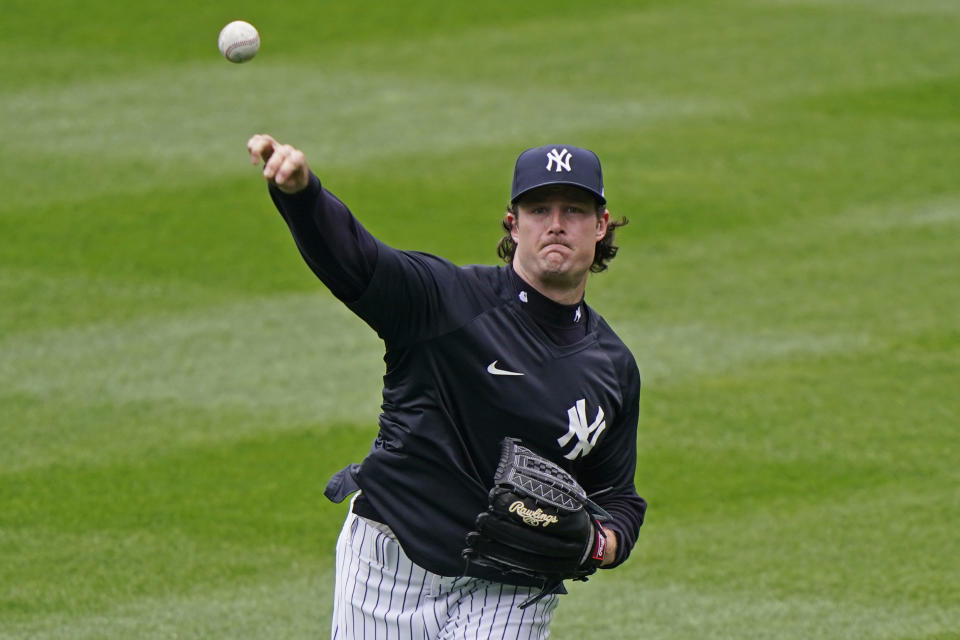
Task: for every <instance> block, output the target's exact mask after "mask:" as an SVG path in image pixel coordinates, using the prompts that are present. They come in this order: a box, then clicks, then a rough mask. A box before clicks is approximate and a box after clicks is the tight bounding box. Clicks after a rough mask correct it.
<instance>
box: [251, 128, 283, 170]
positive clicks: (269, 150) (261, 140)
mask: <svg viewBox="0 0 960 640" xmlns="http://www.w3.org/2000/svg"><path fill="white" fill-rule="evenodd" d="M276 147H277V141H276V140H274V139H273V138H272V137H271V136H268V135H267V134H265V133H258V134H256V135H255V136H253V137H251V138H250V139H249V140H247V151H248V152H249V153H250V163H251V164H259V163H260V161H261V160H263V161H264V162H267V161H269V160H270V157H271V156H272V155H273V153H274V149H276Z"/></svg>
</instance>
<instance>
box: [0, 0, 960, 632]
mask: <svg viewBox="0 0 960 640" xmlns="http://www.w3.org/2000/svg"><path fill="white" fill-rule="evenodd" d="M128 4H129V6H126V5H120V4H118V3H114V2H107V1H106V0H85V1H84V2H79V1H77V0H70V1H66V0H61V1H59V2H52V1H50V0H34V1H32V2H25V1H23V0H6V1H5V2H4V3H3V9H2V16H3V17H2V22H3V24H4V30H3V31H4V38H3V40H2V41H0V140H2V155H3V160H2V162H0V191H2V198H0V637H2V638H31V639H52V638H69V639H80V638H82V639H90V638H284V639H286V638H316V637H324V635H325V634H326V633H327V632H328V625H329V619H330V607H331V596H332V588H333V585H332V566H333V551H332V548H333V544H334V540H335V536H336V534H337V532H338V530H339V527H340V524H341V522H342V518H343V515H344V509H345V507H344V505H332V504H330V503H329V502H327V501H326V500H325V499H324V498H323V495H322V489H323V486H324V484H325V482H326V479H327V477H328V476H329V475H330V473H332V472H333V471H334V470H336V469H338V468H339V467H341V466H342V465H343V464H345V463H347V462H350V461H355V460H359V459H360V458H361V456H362V455H363V454H364V452H365V451H366V450H367V448H368V446H369V443H370V441H371V439H372V438H373V437H374V435H375V424H376V416H377V412H378V407H379V382H380V376H381V375H382V361H381V359H380V358H381V355H382V351H381V345H380V343H379V342H378V341H377V339H376V337H375V336H374V335H373V334H372V332H370V331H369V329H368V328H367V327H366V325H364V324H363V323H362V322H361V321H359V320H357V319H356V318H354V317H353V316H352V315H351V314H350V313H349V312H348V311H346V310H345V309H344V308H342V307H341V306H340V305H339V304H338V303H336V301H335V300H334V299H333V298H332V296H330V294H329V293H327V292H326V291H325V290H324V289H323V288H322V287H321V286H320V284H319V283H318V282H317V281H316V280H315V279H314V278H313V276H312V274H310V272H309V271H308V270H307V268H306V267H305V266H304V265H303V264H302V262H301V260H300V257H299V255H298V254H297V252H296V249H295V247H294V245H293V243H292V241H291V239H290V237H289V234H288V232H287V230H286V227H285V226H284V224H283V222H282V220H281V219H280V217H279V216H278V215H277V214H276V213H275V211H274V210H273V208H272V205H271V203H270V201H269V198H268V197H267V194H266V190H265V188H264V186H263V184H262V180H261V179H260V177H259V174H258V172H257V170H256V169H254V168H252V167H251V166H250V165H249V163H248V160H247V158H246V152H245V149H244V143H245V141H246V139H247V137H248V136H249V135H251V134H253V133H256V132H260V131H266V132H270V133H273V134H274V135H275V136H277V137H278V138H281V139H283V140H285V141H289V142H292V143H295V144H297V145H298V146H300V147H301V148H303V149H304V150H305V151H306V152H307V155H308V157H309V158H310V160H311V164H312V166H313V167H314V168H315V170H316V171H317V172H318V174H320V175H321V177H322V178H323V179H324V181H325V183H326V185H327V186H328V187H329V188H330V189H332V190H333V191H334V192H336V193H337V194H338V195H340V196H341V197H342V198H343V199H344V200H345V201H346V202H347V203H349V204H350V205H351V207H352V208H353V210H354V212H355V213H356V214H357V215H358V217H360V219H361V220H362V221H363V222H364V223H365V224H366V226H367V227H368V228H370V229H371V230H372V231H373V232H374V233H375V234H377V235H378V236H379V237H381V238H382V239H383V240H385V241H387V242H389V243H391V244H393V245H395V246H398V247H402V248H410V249H422V250H427V251H431V252H435V253H439V254H442V255H444V256H447V257H449V258H451V259H453V260H455V261H457V262H459V263H475V262H480V263H488V264H492V263H494V262H495V261H496V256H495V254H494V247H495V244H496V241H497V239H498V237H499V227H498V222H499V219H500V216H501V213H502V211H503V206H504V204H505V203H506V199H507V197H508V189H509V181H510V176H511V171H512V166H513V161H514V159H515V157H516V155H517V153H518V152H519V151H521V150H522V149H524V148H526V147H530V146H536V145H540V144H546V143H551V142H557V141H560V142H568V143H570V144H576V145H580V146H586V147H589V148H592V149H594V150H596V151H597V152H598V153H599V154H600V157H601V158H602V160H603V162H604V167H605V173H606V181H607V194H608V198H609V200H610V207H611V211H612V212H613V213H614V214H615V215H627V216H628V217H629V218H630V219H631V224H630V226H628V227H626V228H625V229H623V230H622V231H621V232H620V236H619V238H620V244H621V247H622V250H621V252H620V255H619V256H618V257H617V259H616V260H615V261H614V262H613V264H612V266H611V269H610V271H609V272H608V273H605V274H601V275H598V276H594V277H593V279H592V281H591V284H590V285H589V287H588V296H587V297H588V301H589V302H590V303H591V304H592V305H593V306H595V307H596V308H597V309H598V310H600V311H601V313H603V314H604V316H605V317H606V318H607V320H608V321H609V322H610V324H611V325H612V326H613V327H614V328H615V329H616V330H617V331H618V332H619V333H620V335H621V336H622V337H623V338H624V340H625V341H626V342H627V344H628V345H629V346H630V347H631V349H632V350H633V351H634V353H635V355H636V357H637V360H638V362H639V364H640V369H641V372H642V374H643V379H644V391H643V394H642V400H641V422H640V428H639V444H640V447H639V449H640V459H639V464H638V471H637V485H638V487H639V489H640V493H641V495H643V496H645V497H646V498H647V499H648V500H649V502H650V510H649V513H648V520H647V523H646V525H645V526H644V529H643V531H642V533H641V539H640V542H639V544H638V546H637V548H636V550H635V552H634V554H633V556H632V558H631V560H630V561H629V562H628V563H627V564H626V565H624V566H623V567H621V568H619V569H617V570H615V571H610V572H602V575H598V576H597V577H595V578H593V579H591V580H590V582H589V583H586V584H576V585H573V586H572V588H571V595H570V596H568V597H565V598H563V600H562V602H561V606H560V608H559V610H558V613H557V615H556V618H555V622H554V625H553V637H555V638H561V639H566V638H586V637H602V638H607V639H610V640H615V639H624V640H632V639H635V638H642V639H644V640H654V639H668V638H669V639H698V640H699V639H704V638H710V639H711V640H722V639H730V640H739V639H746V638H769V639H777V640H793V639H804V640H807V639H810V638H836V639H845V640H846V639H857V638H863V639H868V638H869V639H884V640H890V639H902V640H934V639H936V640H945V639H947V638H960V542H958V540H960V535H958V530H960V446H958V443H960V180H958V178H960V36H958V34H960V4H958V3H957V2H956V1H955V0H912V1H911V2H902V1H899V0H896V1H895V0H849V1H846V2H843V1H841V0H729V1H716V2H705V1H704V2H695V1H690V2H654V1H638V0H635V1H632V2H627V1H620V2H601V3H597V4H596V5H595V6H591V3H584V2H574V1H572V0H552V1H551V2H544V1H540V0H536V1H533V0H529V1H527V2H523V3H500V2H497V3H478V4H476V5H474V4H472V3H453V2H444V1H441V0H419V1H417V2H413V3H372V2H336V3H334V2H284V3H281V2H269V1H268V2H262V1H261V2H252V1H249V0H234V1H233V2H230V3H226V2H211V3H202V7H201V8H197V6H196V5H197V3H194V2H185V1H182V0H176V1H169V2H161V3H147V4H143V5H140V4H137V3H128ZM376 5H383V6H376ZM236 18H243V19H247V20H249V21H251V22H253V23H254V24H256V25H257V26H258V28H259V29H260V31H261V34H262V37H263V46H262V49H261V51H260V54H259V55H258V57H257V58H256V59H255V60H253V61H252V62H250V63H248V64H246V65H231V64H229V63H227V62H226V61H225V60H223V59H222V58H221V57H220V55H219V53H218V52H217V50H216V36H217V33H218V31H219V29H220V27H221V26H223V25H224V24H225V23H226V22H228V21H230V20H233V19H236Z"/></svg>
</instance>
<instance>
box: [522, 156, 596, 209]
mask: <svg viewBox="0 0 960 640" xmlns="http://www.w3.org/2000/svg"><path fill="white" fill-rule="evenodd" d="M551 184H569V185H571V186H574V187H580V188H581V189H584V190H585V191H588V192H590V194H591V195H592V196H593V197H594V198H596V199H597V200H598V201H599V202H600V204H606V203H607V199H606V198H605V197H604V195H603V172H602V171H601V170H600V158H598V157H597V154H595V153H594V152H593V151H590V150H588V149H581V148H580V147H572V146H570V145H568V144H548V145H547V146H545V147H534V148H533V149H527V150H526V151H524V152H523V153H521V154H520V156H519V157H518V158H517V165H516V167H514V169H513V188H512V189H511V190H510V203H511V204H513V203H514V202H516V201H517V199H518V198H520V197H521V196H522V195H523V194H525V193H527V192H528V191H531V190H532V189H536V188H537V187H545V186H547V185H551Z"/></svg>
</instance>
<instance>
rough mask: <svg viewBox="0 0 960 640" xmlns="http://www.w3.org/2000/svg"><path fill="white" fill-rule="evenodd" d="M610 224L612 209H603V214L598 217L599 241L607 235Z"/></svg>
mask: <svg viewBox="0 0 960 640" xmlns="http://www.w3.org/2000/svg"><path fill="white" fill-rule="evenodd" d="M609 225H610V211H608V210H607V209H604V210H603V215H602V216H598V217H597V242H600V241H601V240H603V237H604V236H605V235H607V227H608V226H609Z"/></svg>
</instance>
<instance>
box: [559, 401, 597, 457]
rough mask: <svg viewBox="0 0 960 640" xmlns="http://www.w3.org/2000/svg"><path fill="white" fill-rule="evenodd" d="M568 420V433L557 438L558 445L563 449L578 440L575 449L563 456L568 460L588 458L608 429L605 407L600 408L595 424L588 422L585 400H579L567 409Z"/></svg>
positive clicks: (594, 420) (574, 445)
mask: <svg viewBox="0 0 960 640" xmlns="http://www.w3.org/2000/svg"><path fill="white" fill-rule="evenodd" d="M567 419H568V420H569V426H568V430H567V433H566V434H564V435H562V436H560V437H559V438H557V444H559V445H560V447H561V448H566V446H567V445H568V444H570V442H571V441H572V440H573V439H574V438H576V442H574V444H573V448H572V449H570V451H568V452H567V453H565V454H563V457H564V458H566V459H568V460H576V459H577V458H578V457H579V456H586V455H587V454H589V453H590V451H592V450H593V447H594V445H596V444H597V440H598V439H599V438H600V434H602V433H603V431H604V429H606V428H607V421H606V420H605V419H604V415H603V407H600V406H598V407H597V416H596V418H594V419H593V422H588V419H587V401H586V399H585V398H581V399H580V400H577V402H576V404H574V405H573V406H572V407H570V408H569V409H567Z"/></svg>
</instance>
